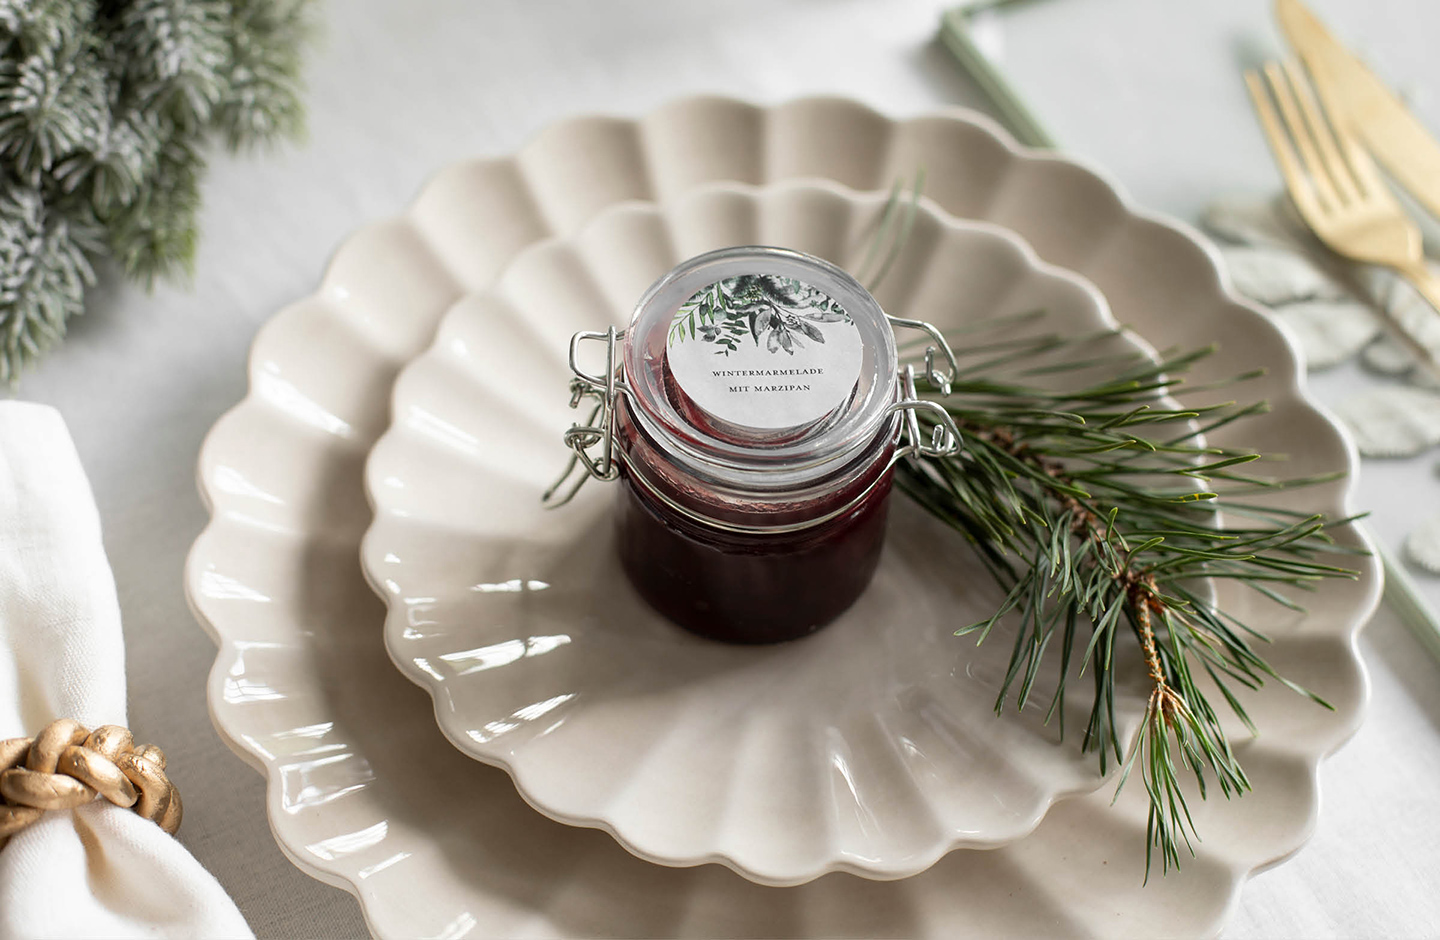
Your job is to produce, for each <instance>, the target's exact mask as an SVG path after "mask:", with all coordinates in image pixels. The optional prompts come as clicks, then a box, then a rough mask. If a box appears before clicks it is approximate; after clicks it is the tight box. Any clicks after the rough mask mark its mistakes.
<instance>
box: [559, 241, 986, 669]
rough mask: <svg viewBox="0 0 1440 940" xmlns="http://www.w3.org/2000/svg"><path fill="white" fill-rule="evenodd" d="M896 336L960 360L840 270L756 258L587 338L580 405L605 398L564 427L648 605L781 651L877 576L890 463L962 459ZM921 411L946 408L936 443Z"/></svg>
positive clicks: (644, 300)
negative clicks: (926, 436) (609, 502)
mask: <svg viewBox="0 0 1440 940" xmlns="http://www.w3.org/2000/svg"><path fill="white" fill-rule="evenodd" d="M896 324H898V325H905V326H915V327H918V328H920V329H923V330H925V331H926V332H927V333H928V334H929V335H930V336H931V337H932V338H934V340H935V341H936V343H937V344H938V345H939V346H940V348H942V349H943V350H944V351H945V353H946V354H947V356H948V354H949V349H948V347H945V346H944V344H943V340H941V339H940V338H939V334H938V333H937V332H936V331H935V330H934V328H933V327H929V326H928V325H926V324H919V323H915V322H913V321H900V320H894V319H892V318H889V317H887V316H886V315H885V312H884V311H883V310H882V309H881V308H880V305H879V304H878V303H877V302H876V301H875V299H874V298H873V297H872V296H870V294H869V292H867V291H866V290H865V288H864V287H862V286H861V285H860V284H859V283H858V282H857V281H856V280H855V279H854V278H853V277H851V276H850V275H849V274H847V273H846V272H845V271H843V270H842V269H840V268H838V267H836V266H835V265H833V264H830V263H829V262H827V261H823V260H821V259H819V258H816V257H813V256H810V255H806V254H803V253H801V252H797V251H791V250H788V249H782V248H765V247H743V248H728V249H724V250H721V251H715V252H710V253H708V254H704V255H700V256H699V257H696V258H692V259H690V260H689V261H686V262H685V263H683V264H681V265H680V266H678V267H677V268H675V269H674V270H672V271H670V272H669V273H668V274H666V275H665V276H664V277H662V278H661V279H660V280H659V281H657V282H656V283H655V284H654V285H652V286H651V287H650V289H649V290H647V291H646V292H645V294H644V296H642V297H641V298H640V300H639V302H638V303H637V305H636V308H635V313H634V315H633V317H632V318H631V322H630V324H629V326H628V327H627V328H626V329H625V330H624V331H617V330H613V329H612V330H609V331H607V332H605V333H582V334H577V336H576V337H575V339H574V340H573V341H572V344H571V367H572V369H574V371H575V374H576V379H575V380H574V383H573V384H572V388H573V389H574V393H575V394H574V399H575V403H577V404H578V402H579V400H580V399H581V398H584V397H587V396H590V397H594V398H596V399H598V404H597V407H596V410H595V413H594V414H592V416H591V420H590V422H589V423H588V424H587V425H584V426H577V427H574V428H571V430H570V431H569V432H567V435H566V440H567V443H568V444H569V445H570V446H571V447H572V448H573V449H574V450H575V453H576V458H575V460H573V461H572V469H573V468H574V467H576V466H577V465H581V464H583V466H584V467H585V469H586V470H587V471H588V473H589V475H593V476H597V477H600V478H601V479H618V480H619V481H620V487H619V494H618V499H619V505H618V508H617V512H616V521H617V536H618V538H617V545H618V550H619V554H620V560H621V563H622V566H623V568H624V570H625V572H626V575H627V576H628V577H629V579H630V581H631V583H632V584H633V585H634V587H635V589H636V590H637V591H638V592H639V593H640V595H641V596H642V597H644V598H645V600H646V601H647V602H649V603H650V605H651V606H653V607H654V608H655V609H656V610H658V611H659V612H660V613H661V614H663V615H664V616H666V617H667V618H669V619H670V620H672V621H674V622H675V623H676V624H678V625H680V626H681V627H684V628H685V629H688V630H691V631H693V632H695V633H698V634H700V635H702V636H707V637H711V638H713V639H718V640H724V641H728V642H735V643H773V642H779V641H782V640H790V639H795V638H797V637H801V636H804V635H806V634H809V633H812V632H814V631H815V630H817V629H819V628H820V627H822V626H824V625H825V624H827V623H829V622H831V621H832V620H834V619H835V618H836V617H838V616H839V615H840V614H841V613H843V612H844V611H845V610H846V609H847V608H848V607H850V605H851V604H853V603H854V601H855V600H856V598H858V597H859V596H860V594H861V592H863V591H864V589H865V587H866V585H867V584H868V583H869V582H870V579H871V577H872V576H873V575H874V573H875V568H876V566H877V564H878V563H879V559H880V551H881V548H882V546H883V544H884V537H885V518H886V510H887V506H888V498H889V494H890V485H891V479H892V471H893V466H894V462H895V460H896V459H898V458H899V457H900V456H903V455H905V454H912V453H920V452H924V453H930V454H940V453H950V452H953V451H954V449H955V448H956V447H957V446H958V435H957V434H956V433H955V432H954V426H953V424H952V423H951V422H950V419H949V417H948V415H947V414H946V413H945V411H944V409H943V408H941V407H940V406H939V405H937V404H935V403H933V402H928V401H922V400H920V399H918V398H917V396H916V395H915V388H914V376H913V370H912V369H910V368H907V369H905V370H902V369H901V368H900V365H899V361H898V357H897V353H896V343H895V336H894V333H893V330H892V326H893V325H896ZM585 340H599V341H603V342H604V343H605V344H606V365H605V368H604V370H603V371H602V372H600V373H598V374H592V373H589V372H586V371H584V370H583V369H582V368H581V367H580V365H579V362H578V354H579V348H580V344H581V342H583V341H585ZM934 352H935V347H934V346H932V347H931V349H930V351H929V352H928V353H927V356H926V364H927V365H926V367H927V372H928V374H929V376H930V380H931V382H932V383H935V384H937V385H941V386H944V385H946V384H948V383H947V377H946V376H943V375H937V374H936V370H935V367H934ZM949 362H950V363H951V367H952V370H953V356H951V357H949ZM952 374H953V372H952ZM919 409H929V410H931V411H932V412H934V413H935V435H934V437H933V438H932V441H931V442H930V443H928V444H921V443H919V440H920V439H919V426H918V420H917V418H916V411H917V410H919ZM907 433H908V435H909V442H908V443H903V442H902V439H903V438H905V437H906V435H907ZM597 451H598V453H597ZM584 479H585V477H584V476H582V477H581V479H580V481H579V482H583V480H584ZM579 482H577V483H576V484H574V485H573V486H572V487H571V488H570V489H569V491H568V492H566V493H565V494H564V495H563V496H561V497H560V498H559V499H556V500H554V501H555V502H557V503H558V502H564V501H565V500H567V499H568V498H569V496H571V495H573V493H574V491H575V489H578V486H579ZM563 483H564V478H562V484H563ZM560 485H561V484H557V488H558V487H559V486H560ZM555 492H556V490H554V489H552V492H551V494H547V497H549V498H553V494H554V493H555Z"/></svg>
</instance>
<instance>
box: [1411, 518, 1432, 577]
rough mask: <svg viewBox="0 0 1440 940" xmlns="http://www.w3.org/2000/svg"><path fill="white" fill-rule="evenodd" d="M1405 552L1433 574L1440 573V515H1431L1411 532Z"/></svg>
mask: <svg viewBox="0 0 1440 940" xmlns="http://www.w3.org/2000/svg"><path fill="white" fill-rule="evenodd" d="M1405 554H1406V555H1408V556H1410V560H1411V561H1413V562H1415V564H1417V565H1419V566H1420V567H1421V568H1424V569H1425V570H1426V571H1428V572H1430V573H1431V574H1440V516H1431V517H1430V518H1429V519H1426V520H1425V521H1424V522H1422V523H1420V525H1419V527H1417V528H1416V529H1415V530H1414V531H1412V532H1411V533H1410V535H1409V536H1408V537H1407V538H1406V539H1405Z"/></svg>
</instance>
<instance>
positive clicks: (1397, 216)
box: [1245, 59, 1440, 375]
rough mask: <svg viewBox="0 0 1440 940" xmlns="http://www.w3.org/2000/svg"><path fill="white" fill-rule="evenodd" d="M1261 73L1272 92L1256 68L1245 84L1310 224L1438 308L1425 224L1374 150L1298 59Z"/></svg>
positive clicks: (1436, 366) (1431, 359) (1432, 358)
mask: <svg viewBox="0 0 1440 940" xmlns="http://www.w3.org/2000/svg"><path fill="white" fill-rule="evenodd" d="M1264 72H1265V80H1266V83H1267V84H1268V85H1269V88H1270V91H1269V93H1268V94H1267V92H1266V90H1265V86H1264V85H1262V84H1261V81H1260V76H1259V75H1257V74H1256V73H1255V72H1254V71H1253V70H1247V71H1246V72H1245V84H1246V86H1247V87H1248V88H1249V89H1250V98H1251V100H1252V101H1253V102H1254V104H1255V112H1256V114H1257V115H1258V116H1259V118H1260V126H1261V127H1262V128H1263V129H1264V131H1265V137H1266V139H1267V140H1268V141H1269V142H1270V149H1271V150H1272V151H1273V152H1274V154H1275V162H1276V163H1278V164H1279V165H1280V175H1281V176H1283V177H1284V178H1285V188H1286V189H1287V190H1288V191H1289V193H1290V198H1291V200H1292V201H1293V202H1294V203H1295V208H1297V209H1299V210H1300V215H1301V217H1302V218H1304V220H1305V224H1306V225H1308V226H1309V227H1310V230H1311V231H1313V232H1314V233H1315V235H1316V237H1318V238H1319V239H1320V240H1321V241H1322V242H1324V243H1325V245H1326V246H1327V247H1328V248H1330V250H1331V251H1333V252H1335V253H1336V254H1338V255H1342V256H1344V257H1346V258H1349V259H1351V260H1352V261H1360V262H1364V263H1367V264H1378V265H1381V266H1383V267H1387V268H1391V269H1393V270H1394V271H1395V272H1396V273H1398V274H1399V275H1400V276H1401V277H1403V278H1405V280H1407V281H1409V282H1410V284H1411V285H1413V286H1414V287H1415V289H1416V290H1417V291H1419V292H1420V294H1421V296H1423V297H1424V298H1425V300H1427V301H1428V302H1429V303H1430V305H1431V306H1432V307H1434V308H1435V310H1436V311H1440V278H1436V277H1435V276H1434V275H1433V274H1431V273H1430V270H1429V268H1428V267H1427V266H1426V264H1425V257H1424V254H1423V251H1422V247H1421V240H1420V229H1419V228H1418V227H1417V226H1416V225H1415V223H1414V222H1413V221H1411V220H1410V217H1409V216H1407V215H1406V214H1405V210H1404V209H1403V208H1401V206H1400V203H1399V202H1397V201H1396V200H1395V197H1394V195H1393V194H1392V193H1391V192H1390V190H1389V188H1388V187H1387V186H1386V185H1385V182H1384V180H1382V179H1381V178H1380V173H1379V172H1378V171H1377V170H1376V169H1375V164H1374V162H1372V161H1371V159H1370V155H1369V154H1367V153H1366V152H1365V151H1364V150H1363V149H1361V147H1360V145H1359V144H1358V143H1356V141H1355V138H1354V137H1353V136H1351V134H1350V132H1349V131H1348V130H1347V129H1346V128H1344V127H1343V126H1341V125H1340V124H1339V122H1337V121H1331V120H1327V119H1326V116H1325V115H1324V114H1323V113H1322V111H1321V108H1320V106H1319V105H1317V104H1316V99H1315V95H1314V93H1313V92H1312V91H1311V89H1310V83H1309V81H1308V80H1306V78H1305V75H1304V73H1302V72H1301V70H1300V66H1299V64H1298V63H1297V62H1295V60H1293V59H1289V60H1286V61H1285V63H1284V64H1283V65H1281V64H1280V63H1276V62H1268V63H1266V64H1265V67H1264ZM1271 95H1273V96H1274V102H1275V104H1278V105H1279V108H1280V111H1279V115H1277V114H1276V111H1275V106H1274V105H1273V104H1272V103H1271ZM1292 142H1293V143H1292ZM1297 151H1298V154H1297ZM1382 312H1384V313H1385V314H1386V316H1387V317H1388V318H1389V319H1390V324H1391V326H1392V328H1393V329H1394V330H1395V331H1396V332H1397V333H1398V334H1399V338H1400V339H1402V340H1403V341H1404V342H1405V345H1406V346H1408V347H1410V349H1411V351H1412V352H1414V353H1415V354H1416V355H1417V356H1419V357H1420V359H1421V361H1422V362H1423V363H1424V364H1425V365H1426V366H1427V367H1428V368H1429V370H1430V371H1431V372H1432V373H1434V374H1436V375H1440V361H1437V358H1436V353H1435V350H1433V349H1431V348H1430V347H1429V346H1428V345H1426V344H1425V343H1423V342H1421V341H1420V340H1419V339H1417V338H1416V336H1415V333H1414V331H1413V330H1412V329H1411V328H1410V327H1409V325H1407V324H1405V323H1402V322H1399V321H1397V320H1396V319H1395V318H1394V317H1393V315H1391V314H1390V313H1389V312H1388V311H1382ZM1427 315H1429V316H1436V315H1440V313H1435V312H1429V313H1428V314H1427Z"/></svg>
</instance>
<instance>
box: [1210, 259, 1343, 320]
mask: <svg viewBox="0 0 1440 940" xmlns="http://www.w3.org/2000/svg"><path fill="white" fill-rule="evenodd" d="M1220 255H1221V257H1222V258H1223V259H1224V261H1225V267H1226V270H1228V271H1229V272H1230V279H1231V281H1232V282H1234V284H1235V289H1236V290H1238V291H1239V292H1240V293H1241V294H1243V295H1245V296H1246V297H1249V298H1250V299H1251V300H1254V301H1256V302H1257V303H1262V304H1266V305H1267V306H1271V307H1274V306H1278V305H1281V304H1289V303H1294V302H1295V301H1298V300H1316V299H1324V300H1341V299H1344V297H1345V291H1344V290H1343V289H1342V288H1341V287H1340V285H1339V284H1336V283H1335V281H1333V280H1332V279H1331V278H1330V277H1329V276H1328V275H1327V274H1325V272H1323V271H1321V270H1320V269H1319V268H1317V267H1316V266H1315V265H1314V264H1313V263H1312V262H1311V261H1310V260H1309V259H1308V258H1305V257H1303V256H1302V255H1300V254H1297V253H1296V252H1294V251H1291V250H1289V249H1285V248H1278V247H1274V246H1269V245H1255V246H1251V245H1243V246H1222V247H1221V248H1220Z"/></svg>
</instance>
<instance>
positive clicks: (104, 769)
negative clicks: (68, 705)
mask: <svg viewBox="0 0 1440 940" xmlns="http://www.w3.org/2000/svg"><path fill="white" fill-rule="evenodd" d="M0 797H3V798H4V801H3V802H0V846H3V845H4V844H5V842H6V841H7V840H8V839H9V838H10V836H12V835H14V834H15V833H17V832H19V831H20V830H21V829H24V828H25V827H27V826H29V825H30V824H31V823H33V822H35V821H36V820H37V819H39V818H40V817H41V816H43V815H45V811H46V810H52V809H73V808H74V807H76V806H84V805H85V804H86V803H89V802H90V801H91V800H94V799H96V798H97V797H103V798H104V799H107V800H109V801H110V802H111V803H114V804H115V805H116V806H124V807H127V808H129V807H133V808H134V809H135V812H136V813H138V814H139V815H141V816H143V817H144V818H146V819H152V820H154V821H155V822H156V823H157V824H158V825H159V826H160V828H161V829H164V830H165V831H166V832H168V833H170V834H171V835H174V834H175V830H177V829H179V828H180V816H181V813H182V812H183V810H182V807H181V804H180V791H179V790H176V789H175V785H174V784H172V783H171V782H170V779H169V778H168V777H166V776H165V752H164V751H161V750H160V749H159V748H158V747H156V746H154V745H153V744H146V745H142V746H139V747H136V745H135V739H134V737H133V736H131V734H130V732H129V731H128V730H127V729H125V728H122V727H120V726H119V725H105V726H103V727H100V728H96V729H95V730H94V731H88V730H86V728H85V726H84V725H82V724H80V723H79V722H78V721H74V720H72V719H69V718H61V719H60V720H59V721H52V722H51V723H50V724H48V725H46V726H45V728H43V729H42V730H41V731H40V733H39V734H37V735H35V737H33V738H10V739H9V740H6V741H0Z"/></svg>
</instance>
